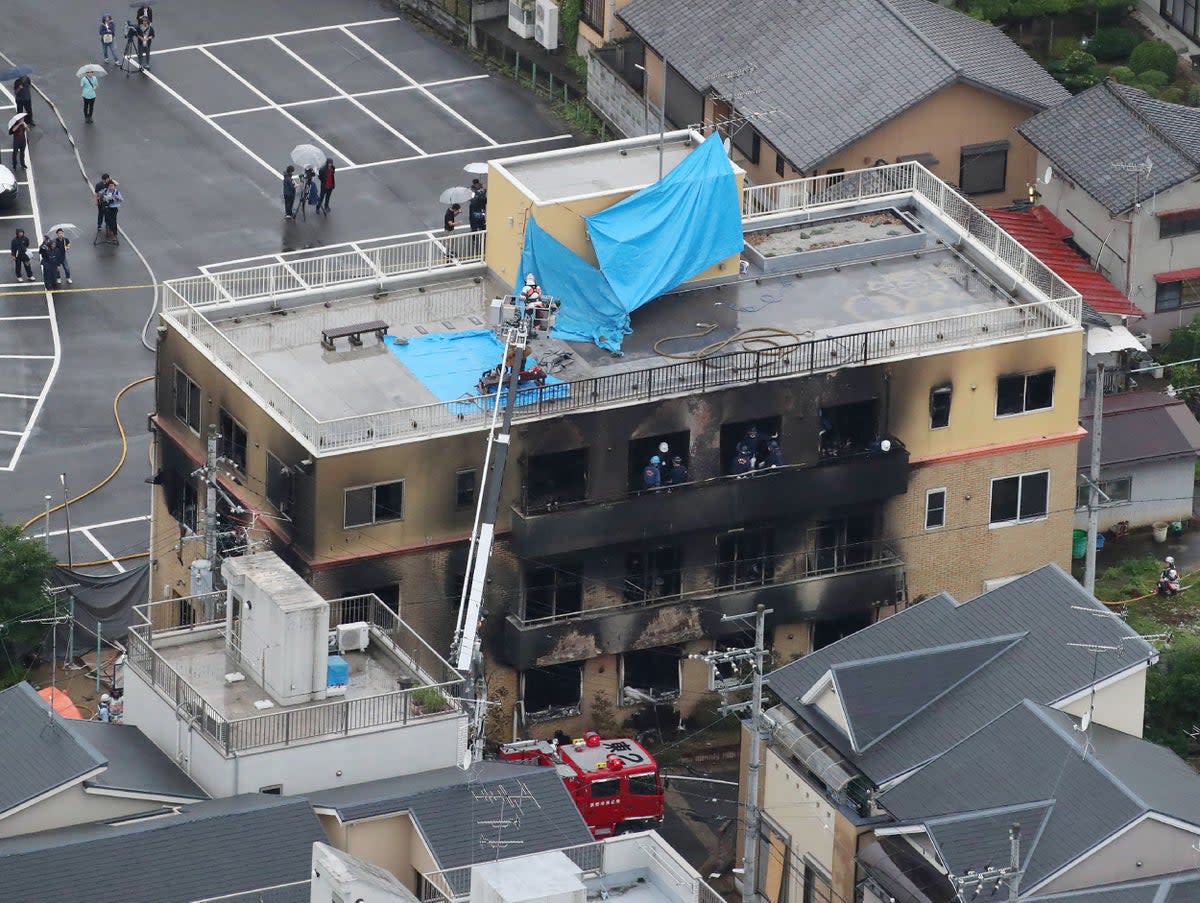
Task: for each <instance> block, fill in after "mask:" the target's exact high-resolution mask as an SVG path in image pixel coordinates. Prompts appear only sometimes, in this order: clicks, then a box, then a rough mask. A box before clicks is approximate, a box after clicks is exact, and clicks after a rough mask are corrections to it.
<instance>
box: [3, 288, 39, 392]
mask: <svg viewBox="0 0 1200 903" xmlns="http://www.w3.org/2000/svg"><path fill="white" fill-rule="evenodd" d="M12 284H13V285H20V284H21V283H19V282H14V283H12ZM49 319H50V315H49V314H30V315H29V316H27V317H0V322H3V321H4V320H49ZM3 397H4V393H3V392H0V398H3Z"/></svg>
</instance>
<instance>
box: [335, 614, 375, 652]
mask: <svg viewBox="0 0 1200 903" xmlns="http://www.w3.org/2000/svg"><path fill="white" fill-rule="evenodd" d="M370 642H371V625H370V624H368V623H367V622H366V621H355V622H354V623H353V624H339V625H338V627H337V646H338V652H362V651H363V650H364V649H366V648H367V644H368V643H370Z"/></svg>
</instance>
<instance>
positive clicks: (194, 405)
mask: <svg viewBox="0 0 1200 903" xmlns="http://www.w3.org/2000/svg"><path fill="white" fill-rule="evenodd" d="M188 426H190V427H191V428H192V429H194V430H195V431H196V432H197V433H198V432H200V387H199V386H198V385H196V384H195V383H194V382H192V381H191V380H189V381H188Z"/></svg>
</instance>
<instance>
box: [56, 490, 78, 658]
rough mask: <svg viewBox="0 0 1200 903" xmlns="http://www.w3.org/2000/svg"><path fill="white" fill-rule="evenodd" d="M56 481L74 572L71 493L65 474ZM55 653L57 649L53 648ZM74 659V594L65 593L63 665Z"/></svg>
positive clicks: (68, 564)
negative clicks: (65, 620)
mask: <svg viewBox="0 0 1200 903" xmlns="http://www.w3.org/2000/svg"><path fill="white" fill-rule="evenodd" d="M58 481H59V482H60V483H62V491H63V513H64V514H66V516H67V570H68V571H71V572H72V573H74V572H75V560H74V558H72V557H71V493H70V492H69V491H68V490H67V475H66V474H65V473H60V474H59V475H58ZM54 651H55V653H57V652H58V649H57V648H55V650H54ZM74 661H75V596H74V594H72V593H69V592H68V593H67V654H66V656H65V657H64V661H63V665H64V666H65V667H67V668H70V667H71V665H72V663H73V662H74Z"/></svg>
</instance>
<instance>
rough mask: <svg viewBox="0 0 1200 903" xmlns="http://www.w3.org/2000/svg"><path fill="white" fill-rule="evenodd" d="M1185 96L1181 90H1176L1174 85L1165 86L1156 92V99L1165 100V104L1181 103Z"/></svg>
mask: <svg viewBox="0 0 1200 903" xmlns="http://www.w3.org/2000/svg"><path fill="white" fill-rule="evenodd" d="M1186 96H1187V95H1186V94H1184V93H1183V88H1178V87H1176V86H1175V85H1167V87H1165V88H1160V89H1159V91H1158V99H1159V100H1165V101H1166V102H1167V103H1183V100H1184V98H1185V97H1186Z"/></svg>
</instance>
